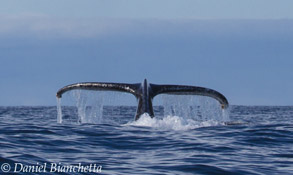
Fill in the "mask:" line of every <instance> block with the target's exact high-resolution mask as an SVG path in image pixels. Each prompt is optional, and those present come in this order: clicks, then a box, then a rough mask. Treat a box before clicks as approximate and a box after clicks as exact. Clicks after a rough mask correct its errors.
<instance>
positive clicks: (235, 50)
mask: <svg viewBox="0 0 293 175" xmlns="http://www.w3.org/2000/svg"><path fill="white" fill-rule="evenodd" d="M70 2H71V3H70ZM110 2H111V3H112V4H113V6H111V5H110V4H111V3H110ZM122 2H125V4H123V3H122ZM126 2H127V3H126ZM156 2H158V3H157V4H156ZM166 2H167V1H141V3H139V2H137V1H131V0H129V1H118V2H117V1H91V0H86V1H77V0H72V1H67V0H64V1H55V0H52V1H46V0H44V1H34V0H28V1H18V0H15V1H1V3H0V77H1V83H0V94H1V95H0V97H1V98H0V105H4V106H7V105H55V104H56V100H55V93H56V92H57V90H58V89H59V88H61V87H63V86H64V85H67V84H70V83H75V82H85V81H103V82H126V83H138V82H142V81H143V79H144V78H147V79H148V80H149V82H151V83H157V84H186V85H195V86H204V87H208V88H212V89H215V90H217V91H219V92H221V93H223V94H224V95H225V96H226V97H227V98H228V100H229V102H230V103H231V104H239V105H293V98H292V97H293V92H292V91H291V89H293V81H292V80H291V79H292V78H293V71H292V66H293V59H292V56H293V32H292V31H293V12H292V10H289V9H290V7H293V4H292V3H293V1H281V2H280V1H279V2H280V3H279V2H278V3H274V1H260V0H256V1H245V2H244V1H237V2H238V3H236V1H233V2H232V1H227V0H226V1H222V2H223V3H219V2H218V1H217V2H216V1H213V0H210V1H208V2H209V3H206V2H207V1H175V0H171V1H168V2H170V3H169V4H166V5H164V3H166ZM179 2H182V3H179ZM265 2H267V3H266V4H264V3H265ZM286 3H287V4H286ZM127 4H128V5H127ZM148 4H149V5H148ZM178 4H180V5H178ZM191 4H192V5H191ZM290 4H291V5H290ZM119 5H120V6H119ZM176 5H177V6H176ZM229 5H231V6H229ZM241 5H242V7H243V10H239V9H240V8H241ZM153 6H154V8H153ZM232 7H233V8H232ZM115 9H116V11H115ZM151 9H154V10H153V11H151ZM184 9H186V10H184ZM237 9H238V10H237ZM260 9H261V10H262V11H261V10H260ZM205 10H206V11H205ZM225 10H226V11H225ZM257 11H258V12H257ZM136 14H137V15H136Z"/></svg>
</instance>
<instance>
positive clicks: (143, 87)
mask: <svg viewBox="0 0 293 175" xmlns="http://www.w3.org/2000/svg"><path fill="white" fill-rule="evenodd" d="M73 89H85V90H96V91H120V92H128V93H131V94H133V95H134V96H135V97H136V98H137V99H138V107H137V111H136V115H135V120H138V119H139V117H140V116H141V115H142V114H144V113H148V114H149V115H150V116H151V117H154V111H153V104H152V100H153V98H154V97H155V96H156V95H159V94H170V95H201V96H208V97H212V98H214V99H216V100H218V101H219V103H220V104H221V106H222V108H223V109H226V108H227V107H228V106H229V103H228V101H227V99H226V97H225V96H224V95H222V94H221V93H219V92H217V91H215V90H212V89H208V88H204V87H196V86H184V85H157V84H148V83H147V80H146V79H145V80H144V81H143V83H137V84H125V83H101V82H87V83H76V84H71V85H68V86H65V87H63V88H61V89H60V90H59V91H58V92H57V95H56V96H57V97H58V98H61V97H62V94H63V93H65V92H67V91H70V90H73Z"/></svg>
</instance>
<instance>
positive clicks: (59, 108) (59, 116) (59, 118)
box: [57, 98, 62, 123]
mask: <svg viewBox="0 0 293 175" xmlns="http://www.w3.org/2000/svg"><path fill="white" fill-rule="evenodd" d="M57 123H62V109H61V98H57Z"/></svg>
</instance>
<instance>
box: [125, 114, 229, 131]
mask: <svg viewBox="0 0 293 175" xmlns="http://www.w3.org/2000/svg"><path fill="white" fill-rule="evenodd" d="M126 125H128V126H146V127H152V128H156V129H162V130H190V129H195V128H200V127H208V126H217V125H223V122H219V121H214V120H209V121H203V122H200V121H195V120H192V119H185V118H183V117H179V116H170V115H168V116H165V117H164V118H162V119H159V118H156V117H154V118H151V117H150V116H149V115H148V114H147V113H144V114H143V115H141V117H140V118H139V119H138V120H137V121H132V122H128V123H127V124H126Z"/></svg>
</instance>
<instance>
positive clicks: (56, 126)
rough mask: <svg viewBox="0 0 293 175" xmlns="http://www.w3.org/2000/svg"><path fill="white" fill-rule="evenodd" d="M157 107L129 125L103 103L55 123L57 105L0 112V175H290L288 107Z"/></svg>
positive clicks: (131, 110)
mask: <svg viewBox="0 0 293 175" xmlns="http://www.w3.org/2000/svg"><path fill="white" fill-rule="evenodd" d="M164 107H165V108H166V105H165V106H157V107H155V112H156V115H158V117H156V118H154V119H151V118H150V117H149V116H147V115H143V116H142V117H141V119H140V120H138V121H137V122H134V121H133V117H134V114H135V110H136V108H135V107H129V106H128V107H127V106H102V116H103V117H102V118H101V117H99V115H100V114H98V113H99V112H101V109H97V108H95V109H94V111H98V112H96V117H97V116H98V120H94V121H95V122H92V121H93V120H89V119H85V118H82V117H79V116H78V110H77V109H76V107H70V106H67V107H66V106H65V107H63V108H62V115H63V117H62V123H58V122H57V109H56V106H48V107H47V106H44V107H33V106H32V107H12V106H11V107H0V120H1V122H0V166H1V170H0V174H57V173H58V174H158V175H159V174H168V175H174V174H180V175H181V174H233V175H238V174H239V175H240V174H241V175H248V174H268V175H273V174H293V107H290V106H289V107H285V106H282V107H278V106H233V105H232V106H231V107H230V113H229V118H225V120H228V121H224V120H219V118H212V117H211V118H206V119H203V118H202V117H198V118H196V119H195V118H188V117H187V118H186V117H184V115H183V114H182V115H183V116H178V115H177V114H173V115H172V114H170V115H169V114H168V115H167V114H165V113H166V112H167V110H166V109H164ZM91 110H92V109H91ZM79 112H80V111H79ZM84 115H89V114H87V113H86V112H85V113H84ZM196 115H198V116H200V115H202V114H200V113H197V114H196ZM90 119H93V118H90ZM83 121H87V122H83ZM111 121H112V122H111ZM59 122H60V121H59ZM70 166H71V172H70ZM93 167H95V168H93ZM58 168H59V169H58ZM66 168H67V169H66ZM6 172H7V173H6Z"/></svg>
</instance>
